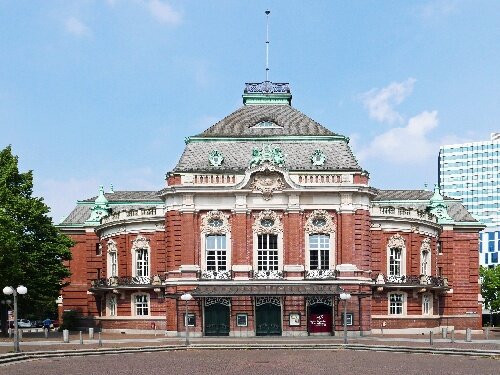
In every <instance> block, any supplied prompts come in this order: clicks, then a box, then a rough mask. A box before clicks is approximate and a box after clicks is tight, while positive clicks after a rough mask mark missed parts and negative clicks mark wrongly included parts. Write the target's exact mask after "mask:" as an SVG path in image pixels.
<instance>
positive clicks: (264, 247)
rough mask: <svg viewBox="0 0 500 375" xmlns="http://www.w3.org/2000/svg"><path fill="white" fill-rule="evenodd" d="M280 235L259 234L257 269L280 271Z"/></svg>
mask: <svg viewBox="0 0 500 375" xmlns="http://www.w3.org/2000/svg"><path fill="white" fill-rule="evenodd" d="M278 269H279V258H278V236H277V235H275V234H259V235H257V270H258V271H278Z"/></svg>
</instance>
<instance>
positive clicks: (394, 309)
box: [389, 293, 405, 315]
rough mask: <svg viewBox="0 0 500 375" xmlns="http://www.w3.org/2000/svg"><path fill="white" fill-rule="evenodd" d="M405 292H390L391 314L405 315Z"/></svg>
mask: <svg viewBox="0 0 500 375" xmlns="http://www.w3.org/2000/svg"><path fill="white" fill-rule="evenodd" d="M404 304H405V294H404V293H390V294H389V314H390V315H404V311H405V309H404Z"/></svg>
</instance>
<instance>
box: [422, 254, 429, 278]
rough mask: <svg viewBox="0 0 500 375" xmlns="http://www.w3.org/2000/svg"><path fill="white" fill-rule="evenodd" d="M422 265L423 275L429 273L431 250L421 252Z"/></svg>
mask: <svg viewBox="0 0 500 375" xmlns="http://www.w3.org/2000/svg"><path fill="white" fill-rule="evenodd" d="M421 257H422V258H421V260H422V262H421V265H420V268H421V269H420V273H421V274H422V275H427V274H428V273H429V267H428V266H429V252H428V251H422V254H421Z"/></svg>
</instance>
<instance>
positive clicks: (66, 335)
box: [63, 329, 69, 343]
mask: <svg viewBox="0 0 500 375" xmlns="http://www.w3.org/2000/svg"><path fill="white" fill-rule="evenodd" d="M63 342H66V343H68V342H69V331H68V330H67V329H63Z"/></svg>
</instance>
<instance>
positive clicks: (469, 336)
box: [465, 328, 472, 342]
mask: <svg viewBox="0 0 500 375" xmlns="http://www.w3.org/2000/svg"><path fill="white" fill-rule="evenodd" d="M465 341H467V342H471V341H472V330H471V329H470V328H467V329H466V330H465Z"/></svg>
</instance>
